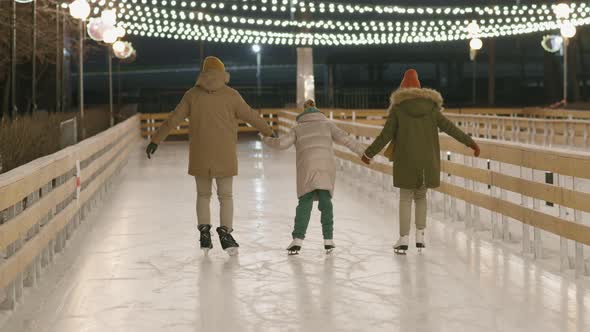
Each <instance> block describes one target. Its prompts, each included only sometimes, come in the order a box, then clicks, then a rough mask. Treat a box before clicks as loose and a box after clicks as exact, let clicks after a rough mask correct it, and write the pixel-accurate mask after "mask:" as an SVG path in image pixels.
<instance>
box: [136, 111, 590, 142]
mask: <svg viewBox="0 0 590 332" xmlns="http://www.w3.org/2000/svg"><path fill="white" fill-rule="evenodd" d="M322 111H323V112H324V113H325V114H326V115H327V116H329V117H330V118H331V119H334V120H342V121H349V122H354V123H363V124H368V125H378V126H382V125H383V124H384V123H385V121H386V118H387V110H384V109H355V110H351V109H322ZM258 112H259V113H260V115H261V116H262V117H264V118H265V119H266V121H267V123H268V124H269V125H270V126H271V127H272V128H273V129H274V130H278V125H279V114H280V112H281V110H280V109H261V110H258ZM444 113H445V115H446V116H447V117H448V118H449V119H450V120H451V121H453V122H454V123H455V124H456V125H457V126H459V127H460V128H461V129H463V130H464V131H465V132H468V133H470V134H471V135H473V136H474V137H479V138H487V139H495V140H503V141H512V142H520V143H527V144H537V145H543V146H554V145H558V146H572V147H580V148H588V147H590V111H571V110H554V109H541V108H462V109H445V110H444ZM168 116H169V113H144V114H141V116H140V118H141V133H142V136H143V137H147V138H150V137H151V136H152V135H153V134H154V133H155V131H156V130H158V128H159V127H160V126H161V124H162V123H163V122H164V121H165V120H166V119H167V118H168ZM255 131H256V128H252V127H250V126H248V125H247V124H246V123H244V122H240V123H239V126H238V132H239V133H241V132H255ZM178 135H180V136H185V137H186V136H187V135H188V120H185V121H183V122H182V123H181V124H179V125H178V126H177V127H176V128H175V129H174V130H172V131H171V133H170V136H178Z"/></svg>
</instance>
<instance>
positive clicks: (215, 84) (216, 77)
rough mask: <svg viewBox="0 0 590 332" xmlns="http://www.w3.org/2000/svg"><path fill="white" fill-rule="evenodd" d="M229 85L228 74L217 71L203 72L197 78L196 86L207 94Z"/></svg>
mask: <svg viewBox="0 0 590 332" xmlns="http://www.w3.org/2000/svg"><path fill="white" fill-rule="evenodd" d="M227 83H229V73H228V72H225V71H219V70H205V71H203V72H201V73H200V74H199V76H198V77H197V82H196V84H195V85H196V86H198V87H200V88H202V89H203V90H205V91H207V92H213V91H217V90H219V89H221V88H223V87H224V86H225V85H226V84H227Z"/></svg>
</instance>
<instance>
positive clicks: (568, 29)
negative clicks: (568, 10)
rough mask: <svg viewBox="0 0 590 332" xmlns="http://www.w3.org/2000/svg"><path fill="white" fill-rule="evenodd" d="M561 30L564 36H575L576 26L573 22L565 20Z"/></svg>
mask: <svg viewBox="0 0 590 332" xmlns="http://www.w3.org/2000/svg"><path fill="white" fill-rule="evenodd" d="M560 32H561V35H562V36H563V37H564V38H573V37H574V36H575V35H576V26H575V25H573V24H572V23H571V22H565V23H563V24H562V25H561V29H560Z"/></svg>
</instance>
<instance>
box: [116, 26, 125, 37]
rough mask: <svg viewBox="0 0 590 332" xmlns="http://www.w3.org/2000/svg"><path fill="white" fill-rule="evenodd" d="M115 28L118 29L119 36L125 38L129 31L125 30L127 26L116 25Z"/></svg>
mask: <svg viewBox="0 0 590 332" xmlns="http://www.w3.org/2000/svg"><path fill="white" fill-rule="evenodd" d="M115 30H116V31H117V37H118V38H123V37H125V35H126V34H127V31H125V28H123V27H116V28H115Z"/></svg>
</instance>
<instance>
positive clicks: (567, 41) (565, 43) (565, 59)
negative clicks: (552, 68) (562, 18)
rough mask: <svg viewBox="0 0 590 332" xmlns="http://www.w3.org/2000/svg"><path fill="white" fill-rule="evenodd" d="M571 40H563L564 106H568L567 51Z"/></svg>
mask: <svg viewBox="0 0 590 332" xmlns="http://www.w3.org/2000/svg"><path fill="white" fill-rule="evenodd" d="M568 45H569V39H568V38H565V37H564V38H563V105H564V106H567V49H568Z"/></svg>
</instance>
